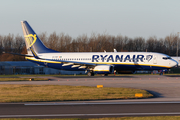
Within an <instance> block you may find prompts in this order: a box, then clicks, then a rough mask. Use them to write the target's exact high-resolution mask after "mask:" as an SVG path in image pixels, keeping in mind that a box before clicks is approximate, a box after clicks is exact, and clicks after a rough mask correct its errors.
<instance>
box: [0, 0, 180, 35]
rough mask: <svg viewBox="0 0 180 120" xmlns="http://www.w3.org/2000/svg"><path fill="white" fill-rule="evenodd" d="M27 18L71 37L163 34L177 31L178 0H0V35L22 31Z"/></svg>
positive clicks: (39, 27) (41, 27) (179, 29)
mask: <svg viewBox="0 0 180 120" xmlns="http://www.w3.org/2000/svg"><path fill="white" fill-rule="evenodd" d="M22 20H27V21H28V22H29V24H30V25H31V26H32V28H33V29H34V30H35V32H36V33H37V34H39V33H41V32H47V33H48V34H50V33H52V32H54V31H55V32H56V33H62V32H63V33H65V34H68V35H70V36H72V37H73V38H75V37H77V36H79V35H83V34H87V35H88V36H90V35H91V34H92V33H93V32H94V33H97V34H99V33H100V34H103V33H107V34H109V35H115V36H117V35H122V36H128V37H131V38H134V37H144V38H148V37H150V36H157V38H164V37H166V36H167V35H170V34H171V33H173V34H177V32H180V0H1V1H0V35H7V34H9V33H12V34H15V35H16V34H19V35H23V33H22V29H21V24H20V21H22Z"/></svg>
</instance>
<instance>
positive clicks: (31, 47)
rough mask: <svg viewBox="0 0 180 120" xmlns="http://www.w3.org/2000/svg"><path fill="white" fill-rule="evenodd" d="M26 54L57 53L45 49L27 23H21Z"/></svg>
mask: <svg viewBox="0 0 180 120" xmlns="http://www.w3.org/2000/svg"><path fill="white" fill-rule="evenodd" d="M21 25H22V29H23V34H24V39H25V43H26V48H27V52H28V54H33V55H34V54H38V53H51V52H57V51H54V50H51V49H49V48H47V47H46V46H45V45H44V44H43V43H42V42H41V40H40V39H39V37H38V36H37V34H36V33H35V32H34V30H33V29H32V28H31V26H30V25H29V24H28V22H27V21H21Z"/></svg>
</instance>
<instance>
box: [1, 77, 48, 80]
mask: <svg viewBox="0 0 180 120" xmlns="http://www.w3.org/2000/svg"><path fill="white" fill-rule="evenodd" d="M30 79H32V80H33V81H47V80H48V78H14V77H12V78H0V81H29V80H30Z"/></svg>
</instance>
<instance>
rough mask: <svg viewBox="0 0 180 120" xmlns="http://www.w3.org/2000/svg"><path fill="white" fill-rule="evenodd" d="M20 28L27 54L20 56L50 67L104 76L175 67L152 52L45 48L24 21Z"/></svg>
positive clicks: (170, 59)
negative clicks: (71, 50) (75, 50)
mask: <svg viewBox="0 0 180 120" xmlns="http://www.w3.org/2000/svg"><path fill="white" fill-rule="evenodd" d="M21 25H22V29H23V34H24V38H25V43H26V48H27V53H28V54H26V55H23V56H25V58H26V59H27V60H28V61H31V62H34V63H36V64H38V65H42V66H46V67H49V68H55V69H60V70H70V71H85V72H86V73H87V75H88V76H94V74H102V75H104V76H107V75H108V74H111V73H114V72H115V71H116V72H121V71H136V70H149V71H152V70H167V69H170V68H172V67H174V66H176V65H177V64H178V63H177V61H175V60H173V59H172V58H171V57H170V56H168V55H165V54H162V53H155V52H117V51H116V50H114V52H58V51H55V50H52V49H49V48H47V47H46V46H45V45H44V44H43V43H42V41H41V40H40V39H39V37H38V35H37V34H36V33H35V32H34V30H33V29H32V28H31V26H30V25H29V24H28V22H27V21H21Z"/></svg>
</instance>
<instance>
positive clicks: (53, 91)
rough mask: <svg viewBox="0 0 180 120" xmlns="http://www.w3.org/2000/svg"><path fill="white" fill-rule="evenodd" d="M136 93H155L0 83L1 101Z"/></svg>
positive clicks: (121, 96)
mask: <svg viewBox="0 0 180 120" xmlns="http://www.w3.org/2000/svg"><path fill="white" fill-rule="evenodd" d="M136 93H142V94H143V97H141V98H148V97H152V96H153V95H152V94H150V93H148V92H147V91H145V90H140V89H131V88H110V87H104V88H96V87H87V86H60V85H0V102H35V101H37V102H38V101H72V100H73V101H74V100H105V99H108V100H111V99H135V98H137V97H135V94H136Z"/></svg>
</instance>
